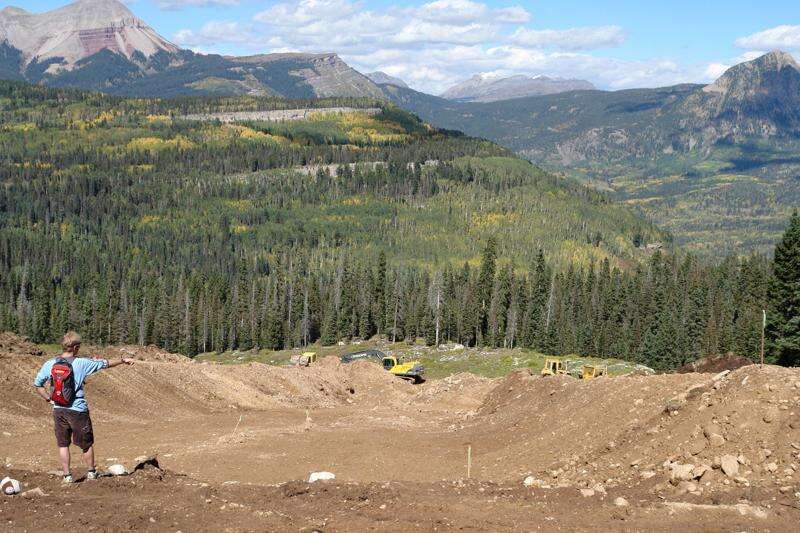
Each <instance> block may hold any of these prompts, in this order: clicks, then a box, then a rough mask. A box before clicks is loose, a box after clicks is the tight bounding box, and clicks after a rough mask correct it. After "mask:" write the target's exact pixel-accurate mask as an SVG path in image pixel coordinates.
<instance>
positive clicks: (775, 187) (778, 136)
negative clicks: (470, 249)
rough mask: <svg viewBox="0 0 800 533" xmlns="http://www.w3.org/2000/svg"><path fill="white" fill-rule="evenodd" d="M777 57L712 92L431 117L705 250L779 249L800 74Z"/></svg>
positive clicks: (585, 98)
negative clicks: (593, 190) (606, 193)
mask: <svg viewBox="0 0 800 533" xmlns="http://www.w3.org/2000/svg"><path fill="white" fill-rule="evenodd" d="M795 65H796V62H795V61H794V60H793V58H791V56H790V55H789V54H786V53H784V52H770V53H767V54H764V55H763V56H761V57H759V58H756V59H754V60H751V61H748V62H745V63H740V64H738V65H735V66H733V67H731V68H730V69H728V70H727V71H726V72H725V73H724V74H723V75H722V76H720V78H719V79H718V80H716V81H715V82H713V83H711V84H707V85H700V84H682V85H676V86H673V87H661V88H655V89H626V90H622V91H573V92H567V93H559V94H554V95H545V96H532V97H527V98H520V99H515V100H510V101H497V102H490V103H469V104H466V103H457V102H450V103H448V104H446V105H442V104H441V103H440V102H437V101H435V100H430V99H421V98H412V97H410V96H409V95H404V96H403V97H404V100H405V102H406V105H407V106H409V107H410V108H411V109H412V111H414V112H418V114H420V116H421V117H422V118H424V119H425V120H427V121H430V122H432V123H433V124H436V125H438V126H441V127H446V128H452V129H458V130H461V131H464V132H465V133H466V134H468V135H482V136H483V137H485V138H488V139H491V140H493V141H495V142H498V143H500V144H502V145H504V146H506V147H508V148H511V149H513V150H515V151H516V152H517V153H519V154H521V155H523V156H524V157H526V158H528V159H530V160H532V161H534V162H535V163H538V164H540V165H544V166H545V167H548V168H558V169H562V170H564V169H566V171H567V172H569V173H570V174H572V175H575V176H578V177H580V178H581V179H584V180H586V181H589V182H591V183H593V184H595V185H599V186H601V187H602V188H604V189H610V190H612V191H615V192H616V194H617V197H618V199H620V200H622V201H624V202H627V203H629V204H631V205H633V206H635V207H636V208H637V209H639V210H640V211H641V212H643V213H644V214H645V215H647V216H648V217H650V218H651V219H652V220H654V221H656V222H657V223H659V224H660V225H661V226H662V227H664V228H666V229H667V230H669V231H671V232H672V233H673V234H674V235H675V236H676V238H677V242H678V243H680V244H684V245H688V246H690V247H691V248H692V249H693V250H695V251H696V252H697V253H702V254H707V255H714V256H722V255H724V254H725V253H726V252H736V251H738V250H741V251H762V252H765V253H767V252H768V251H769V250H770V249H771V247H772V245H773V244H774V241H775V239H776V238H778V236H779V235H780V233H781V232H782V230H783V224H784V223H785V220H787V219H788V217H789V215H790V214H791V209H792V208H793V206H796V205H798V204H800V187H798V181H797V176H800V117H798V112H799V110H800V103H799V101H798V99H800V70H798V69H797V67H796V66H795Z"/></svg>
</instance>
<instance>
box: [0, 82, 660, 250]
mask: <svg viewBox="0 0 800 533" xmlns="http://www.w3.org/2000/svg"><path fill="white" fill-rule="evenodd" d="M336 105H347V106H350V107H363V108H367V107H372V106H375V105H378V103H377V102H376V101H369V100H353V99H327V100H314V101H313V102H311V101H309V102H304V101H291V102H287V101H281V100H276V99H259V98H238V99H237V98H231V99H220V100H214V99H193V100H180V101H176V102H168V101H159V100H120V99H115V98H111V97H105V96H99V95H84V94H82V93H78V92H58V91H55V90H48V89H43V88H39V87H31V86H26V85H17V84H13V83H3V85H2V89H1V90H0V109H2V120H3V127H2V133H0V139H2V146H3V154H4V156H3V160H2V162H3V166H2V173H3V182H4V183H5V187H4V190H3V194H4V199H5V201H6V202H7V203H8V205H9V210H7V211H5V212H4V214H3V215H2V216H3V219H2V221H3V227H4V231H6V232H9V231H15V232H19V231H24V234H25V235H26V238H52V229H53V228H54V227H59V228H60V230H61V232H62V233H70V234H74V235H75V237H76V238H77V239H78V240H79V241H80V242H81V243H82V244H85V245H91V246H100V247H101V248H102V247H105V246H112V245H113V244H114V243H111V242H109V241H108V239H109V236H108V235H106V234H105V232H107V231H110V230H111V229H112V228H113V230H114V231H115V232H120V233H124V234H126V235H128V236H129V238H130V239H131V240H132V241H133V242H134V243H135V246H136V248H135V249H136V250H137V253H141V254H144V255H145V257H147V256H149V255H151V254H161V253H163V251H161V250H160V245H159V244H157V243H154V242H152V241H153V239H168V240H174V241H176V242H183V241H187V242H192V243H194V242H197V241H198V240H202V239H203V238H208V239H211V240H214V241H219V242H222V243H226V245H229V246H231V247H233V248H235V249H241V250H242V253H244V254H246V255H247V256H249V257H256V256H267V255H268V254H269V253H270V252H271V251H272V250H273V249H275V248H276V247H285V246H303V247H307V248H311V249H316V248H318V247H333V246H338V247H341V246H345V247H353V248H356V249H371V250H375V251H379V250H382V251H385V252H386V253H387V254H388V256H389V257H391V258H396V259H397V260H399V261H401V262H413V263H417V264H423V265H429V266H430V265H437V264H442V263H444V262H448V261H463V260H468V259H473V258H475V257H477V255H478V252H479V250H480V248H481V246H482V245H483V243H484V242H485V241H486V239H487V238H488V237H489V236H495V237H496V238H497V239H498V242H499V243H500V250H501V251H502V253H503V254H504V255H505V256H507V257H511V258H513V259H514V260H515V261H518V262H519V264H528V263H529V262H530V261H531V260H532V259H533V258H534V257H535V254H536V253H537V251H538V249H540V248H542V249H544V250H545V251H546V252H547V253H548V254H550V256H551V257H553V258H554V260H556V261H560V262H568V261H573V260H576V261H580V262H588V261H590V260H595V261H601V260H602V259H604V258H609V259H611V261H612V263H613V264H622V263H626V262H629V261H630V260H632V259H634V258H636V257H637V256H638V255H640V254H641V252H639V251H638V250H637V249H636V247H635V246H634V244H633V241H634V237H635V236H637V235H638V236H640V237H641V240H643V241H661V240H663V239H664V236H663V235H662V234H660V233H659V232H658V231H656V230H655V229H654V228H652V227H651V226H649V225H648V224H646V223H643V222H642V221H641V220H639V219H638V218H636V217H635V216H633V215H632V214H631V213H630V212H628V211H626V210H625V209H624V208H622V207H619V206H617V205H614V204H612V203H610V202H609V201H608V199H607V198H605V197H604V196H603V195H600V194H597V193H594V192H591V191H590V190H588V189H586V188H584V187H582V186H581V185H579V184H578V183H577V182H574V181H572V180H569V179H562V178H559V177H557V176H555V175H552V174H548V173H545V172H543V171H541V170H539V169H537V168H536V167H534V166H533V165H531V164H530V163H528V162H525V161H523V160H520V159H517V158H516V157H514V156H512V155H511V154H509V153H508V152H506V151H505V150H504V149H502V148H500V147H498V146H497V145H494V144H492V143H489V142H486V141H480V140H476V139H472V138H468V137H463V136H460V135H457V134H450V133H443V132H439V131H437V130H434V129H431V128H429V127H428V126H426V125H425V124H423V123H421V122H419V121H418V120H417V119H416V118H414V117H413V116H412V115H410V114H408V113H406V112H403V111H400V110H399V109H397V108H394V107H384V108H383V111H382V112H381V113H380V114H379V115H376V116H369V115H367V114H366V113H363V114H362V113H360V112H354V113H349V114H335V113H334V114H331V113H325V112H319V113H317V114H316V115H315V116H314V117H313V118H311V119H310V120H304V121H288V122H263V121H262V122H259V121H251V122H247V123H237V124H221V123H219V122H216V121H212V122H203V121H190V120H185V119H182V118H181V115H184V114H188V113H191V112H197V111H202V112H209V111H215V110H216V111H220V110H223V109H225V110H245V109H255V108H259V109H274V108H276V107H277V108H280V107H282V106H284V107H285V106H289V107H290V108H296V107H309V108H311V107H323V108H324V107H331V106H336ZM381 105H384V106H385V104H381ZM426 161H428V164H424V163H425V162H426ZM376 162H381V163H385V164H381V165H375V164H374V163H376ZM315 165H333V167H326V169H325V170H319V169H318V168H317V167H316V166H315ZM337 165H349V166H346V167H345V166H342V168H341V169H337V168H336V166H337ZM330 170H333V171H334V172H333V174H336V175H331V172H330ZM336 170H339V171H338V172H336ZM309 174H310V175H309ZM45 191H47V192H48V195H47V196H46V197H43V196H42V194H43V193H44V192H45ZM87 191H91V194H87ZM53 195H55V196H53ZM53 197H57V198H60V199H62V202H59V203H57V204H54V203H53V202H52V198H53ZM61 203H64V204H66V205H68V206H70V205H80V206H81V209H79V210H77V211H76V210H74V209H70V208H67V207H64V206H62V205H60V204H61ZM31 208H34V211H33V212H34V213H35V214H34V215H33V216H34V217H44V216H47V217H49V221H47V224H45V225H40V224H33V225H32V221H31V220H30V218H29V217H30V216H31V213H30V209H31ZM109 212H113V213H117V216H116V217H115V219H114V220H108V219H107V217H108V213H109ZM101 229H102V231H101ZM132 252H133V249H131V250H130V251H129V253H132ZM169 253H177V254H182V253H183V252H181V251H180V250H170V251H169ZM185 254H186V255H185V256H183V257H181V258H180V259H181V261H191V262H195V261H198V259H197V258H196V257H193V254H194V252H193V251H191V250H186V251H185Z"/></svg>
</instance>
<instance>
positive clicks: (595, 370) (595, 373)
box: [581, 364, 608, 379]
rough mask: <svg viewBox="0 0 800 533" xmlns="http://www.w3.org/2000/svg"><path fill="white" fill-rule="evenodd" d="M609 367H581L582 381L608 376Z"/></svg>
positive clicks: (604, 365)
mask: <svg viewBox="0 0 800 533" xmlns="http://www.w3.org/2000/svg"><path fill="white" fill-rule="evenodd" d="M607 372H608V365H607V364H602V365H583V366H582V367H581V379H594V378H599V377H600V376H604V375H606V373H607Z"/></svg>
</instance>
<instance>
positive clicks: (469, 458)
mask: <svg viewBox="0 0 800 533" xmlns="http://www.w3.org/2000/svg"><path fill="white" fill-rule="evenodd" d="M470 475H472V445H471V444H470V445H469V446H467V479H469V478H470Z"/></svg>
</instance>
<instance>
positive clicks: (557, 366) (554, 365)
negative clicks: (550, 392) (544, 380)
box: [542, 357, 567, 376]
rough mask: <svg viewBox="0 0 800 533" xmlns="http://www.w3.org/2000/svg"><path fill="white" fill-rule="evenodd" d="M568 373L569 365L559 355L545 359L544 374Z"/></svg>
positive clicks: (557, 374) (560, 374) (559, 374)
mask: <svg viewBox="0 0 800 533" xmlns="http://www.w3.org/2000/svg"><path fill="white" fill-rule="evenodd" d="M566 373H567V365H566V363H565V362H564V361H562V360H561V359H559V358H558V357H548V358H546V359H545V360H544V367H543V368H542V376H563V375H564V374H566Z"/></svg>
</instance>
